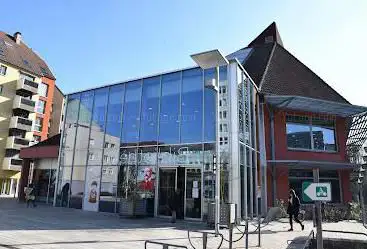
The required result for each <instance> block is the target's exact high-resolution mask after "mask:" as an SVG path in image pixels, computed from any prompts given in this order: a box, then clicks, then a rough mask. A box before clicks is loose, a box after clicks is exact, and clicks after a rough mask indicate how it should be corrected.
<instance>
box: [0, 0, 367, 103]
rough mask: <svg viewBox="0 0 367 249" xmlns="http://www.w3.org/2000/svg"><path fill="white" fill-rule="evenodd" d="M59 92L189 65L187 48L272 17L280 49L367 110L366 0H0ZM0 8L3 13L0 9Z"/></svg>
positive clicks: (218, 44)
mask: <svg viewBox="0 0 367 249" xmlns="http://www.w3.org/2000/svg"><path fill="white" fill-rule="evenodd" d="M1 8H2V10H3V11H1V15H0V30H2V31H4V32H7V33H9V34H13V33H14V32H16V31H19V32H21V33H22V36H23V40H24V41H25V42H26V44H27V45H28V46H30V47H31V48H32V49H34V50H35V51H37V52H38V53H39V54H40V55H41V57H42V58H43V59H44V60H45V61H46V62H47V64H48V65H49V67H50V68H51V70H52V71H53V73H54V74H55V76H56V78H57V81H56V83H57V85H58V86H59V88H60V89H61V90H62V91H63V92H64V93H65V94H67V93H71V92H75V91H78V90H83V89H86V88H92V87H96V86H100V85H105V84H111V83H115V82H118V81H125V80H128V79H131V78H137V77H143V76H147V75H151V74H155V73H160V72H165V71H170V70H174V69H180V68H185V67H189V66H193V65H194V62H193V61H192V59H191V58H190V55H191V54H194V53H198V52H202V51H206V50H211V49H216V48H217V49H219V50H220V51H221V52H222V53H223V54H229V53H231V52H233V51H236V50H237V49H240V48H242V47H245V46H246V45H247V44H248V43H249V42H250V41H251V40H252V39H253V38H255V37H256V36H257V35H258V34H260V33H261V31H262V30H263V29H265V28H266V27H267V26H268V25H269V24H270V23H271V22H273V21H275V22H276V23H277V26H278V29H279V32H280V35H281V38H282V40H283V44H284V47H285V48H286V49H287V50H288V51H290V52H291V53H292V54H293V55H295V56H296V57H297V58H298V59H299V60H300V61H302V62H303V63H304V64H306V65H307V66H308V67H309V68H311V69H312V70H313V71H314V72H315V73H316V74H318V75H319V76H320V77H321V78H322V79H323V80H325V81H326V82H327V83H328V84H329V85H330V86H332V87H333V88H334V89H335V90H336V91H338V92H339V93H340V94H342V95H343V96H344V97H345V98H346V99H347V100H348V101H350V102H351V103H352V104H357V105H364V106H367V100H366V96H367V94H366V93H367V91H366V90H367V82H366V77H364V75H365V73H364V72H365V71H366V70H367V67H366V66H367V63H366V60H365V58H367V48H366V45H365V44H366V41H367V32H366V31H365V30H367V15H366V12H367V1H365V0H353V1H347V0H345V1H335V0H323V1H320V0H310V1H293V0H288V1H281V0H279V1H261V0H259V1H245V0H233V1H231V0H226V1H216V0H211V1H205V0H202V1H198V0H185V1H172V0H167V1H160V0H154V1H153V0H151V1H148V0H142V1H128V0H104V1H95V0H59V1H57V0H53V1H50V0H32V1H25V0H24V1H2V3H1ZM4 10H5V11H4Z"/></svg>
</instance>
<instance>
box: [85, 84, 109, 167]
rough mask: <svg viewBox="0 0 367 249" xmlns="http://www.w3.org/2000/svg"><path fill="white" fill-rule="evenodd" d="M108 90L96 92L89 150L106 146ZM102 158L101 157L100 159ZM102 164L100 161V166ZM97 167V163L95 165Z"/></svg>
mask: <svg viewBox="0 0 367 249" xmlns="http://www.w3.org/2000/svg"><path fill="white" fill-rule="evenodd" d="M107 99H108V88H101V89H98V90H96V91H95V94H94V105H93V114H92V124H91V132H90V138H89V149H90V150H93V149H102V148H103V146H104V142H103V140H104V130H105V121H106V111H107ZM101 157H102V156H101V155H99V156H98V159H99V158H101ZM101 163H102V162H101V161H100V162H99V164H98V165H100V164H101ZM93 164H94V165H95V163H93Z"/></svg>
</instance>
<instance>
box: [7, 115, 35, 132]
mask: <svg viewBox="0 0 367 249" xmlns="http://www.w3.org/2000/svg"><path fill="white" fill-rule="evenodd" d="M9 128H10V129H19V130H24V131H27V132H28V131H31V130H32V120H30V119H28V118H22V117H11V118H10V125H9Z"/></svg>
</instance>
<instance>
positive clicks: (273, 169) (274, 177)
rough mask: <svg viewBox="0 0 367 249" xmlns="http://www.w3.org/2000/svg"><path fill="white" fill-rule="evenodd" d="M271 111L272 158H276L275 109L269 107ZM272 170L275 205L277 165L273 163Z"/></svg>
mask: <svg viewBox="0 0 367 249" xmlns="http://www.w3.org/2000/svg"><path fill="white" fill-rule="evenodd" d="M268 110H269V113H270V146H271V160H275V140H274V137H275V135H274V111H273V109H272V108H268ZM271 171H272V173H273V174H272V183H273V188H272V196H273V206H275V200H276V198H277V183H276V181H277V173H276V165H275V163H272V165H271Z"/></svg>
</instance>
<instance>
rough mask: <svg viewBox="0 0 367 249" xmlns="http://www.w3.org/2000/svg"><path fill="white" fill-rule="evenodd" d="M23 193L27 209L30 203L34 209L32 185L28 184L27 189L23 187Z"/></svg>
mask: <svg viewBox="0 0 367 249" xmlns="http://www.w3.org/2000/svg"><path fill="white" fill-rule="evenodd" d="M24 193H25V199H26V202H27V207H29V204H30V203H31V202H32V204H33V207H36V195H35V191H34V187H33V184H32V183H30V184H28V187H25V189H24Z"/></svg>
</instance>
